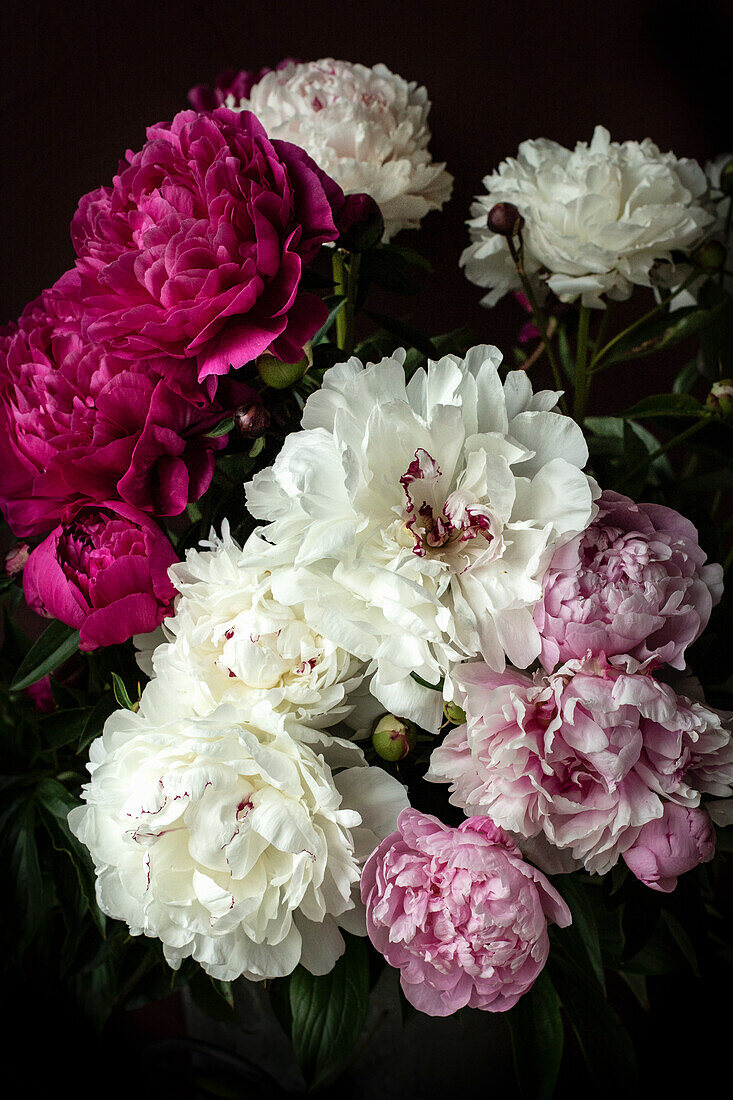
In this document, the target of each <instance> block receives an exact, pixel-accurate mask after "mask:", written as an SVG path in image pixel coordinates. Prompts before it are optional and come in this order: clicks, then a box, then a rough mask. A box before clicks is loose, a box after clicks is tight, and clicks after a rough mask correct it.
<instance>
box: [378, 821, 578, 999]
mask: <svg viewBox="0 0 733 1100" xmlns="http://www.w3.org/2000/svg"><path fill="white" fill-rule="evenodd" d="M361 896H362V899H363V901H364V904H365V905H366V913H367V931H368V933H369V938H370V940H371V941H372V943H373V944H374V946H375V947H376V948H377V950H378V951H380V952H381V953H382V954H383V955H384V957H385V959H386V960H387V962H388V963H389V964H390V965H391V966H394V967H397V968H398V969H399V970H400V972H401V973H400V982H401V984H402V989H403V991H404V994H405V996H406V997H407V999H408V1001H409V1002H410V1004H412V1005H414V1006H415V1008H417V1009H419V1011H420V1012H425V1013H427V1015H429V1016H448V1015H450V1014H451V1013H452V1012H457V1011H458V1009H459V1008H463V1007H464V1006H466V1005H469V1006H470V1007H471V1008H481V1009H484V1010H486V1011H488V1012H506V1010H507V1009H509V1008H511V1007H512V1005H514V1004H516V1002H517V1001H518V1000H519V998H520V997H521V996H522V994H523V993H526V992H527V990H528V989H529V988H530V986H531V985H532V983H533V982H534V981H535V979H536V978H537V976H538V974H539V973H540V971H541V970H542V968H543V966H544V965H545V963H546V961H547V956H548V954H549V950H550V941H549V938H548V935H547V921H548V920H552V921H555V922H556V923H557V924H559V925H560V926H561V927H562V928H564V927H565V926H566V925H568V924H570V921H571V916H570V910H569V909H568V907H567V905H566V904H565V902H564V901H563V900H562V898H561V897H560V895H559V894H558V893H557V891H556V890H555V889H554V888H553V887H552V886H551V885H550V883H549V882H548V881H547V879H546V878H545V876H544V875H543V874H542V873H541V872H540V871H538V870H536V868H534V867H531V866H530V865H529V864H528V863H525V861H524V860H523V859H522V856H521V853H520V851H519V849H518V848H517V846H516V845H515V844H514V842H513V841H512V840H511V839H510V838H509V837H508V836H507V834H506V833H505V832H504V831H503V829H499V828H497V826H496V825H495V824H494V823H493V821H491V820H489V818H488V817H472V818H469V820H468V821H464V822H463V824H462V825H460V826H459V827H458V828H457V829H451V828H449V827H448V826H447V825H443V823H442V822H441V821H438V819H437V818H436V817H431V816H429V815H427V814H422V813H420V812H419V811H418V810H412V809H407V810H403V811H402V813H401V814H400V816H399V818H398V821H397V831H396V832H394V833H392V834H391V835H390V836H388V837H387V839H386V840H384V841H382V843H381V844H380V845H379V847H378V848H377V849H376V851H374V852H373V853H372V855H371V856H370V857H369V859H368V860H367V862H366V864H365V866H364V870H363V872H362V876H361Z"/></svg>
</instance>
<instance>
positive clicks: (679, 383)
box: [672, 359, 700, 393]
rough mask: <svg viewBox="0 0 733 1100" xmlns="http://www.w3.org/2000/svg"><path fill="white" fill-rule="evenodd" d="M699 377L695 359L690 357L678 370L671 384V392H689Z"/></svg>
mask: <svg viewBox="0 0 733 1100" xmlns="http://www.w3.org/2000/svg"><path fill="white" fill-rule="evenodd" d="M699 377H700V370H699V368H698V365H697V359H691V360H690V362H689V363H686V364H685V366H684V367H683V368H682V370H681V371H680V372H679V374H678V375H677V377H676V378H675V380H674V383H673V385H672V392H673V393H689V392H690V390H691V389H692V387H693V386H694V385H695V382H697V380H698V378H699Z"/></svg>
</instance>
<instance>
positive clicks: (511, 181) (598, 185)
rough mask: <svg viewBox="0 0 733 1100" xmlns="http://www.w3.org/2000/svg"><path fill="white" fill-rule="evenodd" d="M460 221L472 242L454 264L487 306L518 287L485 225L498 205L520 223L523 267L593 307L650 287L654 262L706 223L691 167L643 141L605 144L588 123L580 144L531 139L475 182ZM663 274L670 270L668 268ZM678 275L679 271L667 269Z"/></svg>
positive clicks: (703, 192) (702, 194) (690, 240)
mask: <svg viewBox="0 0 733 1100" xmlns="http://www.w3.org/2000/svg"><path fill="white" fill-rule="evenodd" d="M483 182H484V186H485V187H486V190H487V192H488V193H487V194H486V195H481V196H478V197H477V199H476V201H475V203H474V204H473V206H472V207H471V219H470V220H469V222H468V226H469V228H470V233H471V240H472V242H473V243H472V244H471V245H469V247H468V248H467V249H466V250H465V252H464V253H463V255H462V257H461V265H462V266H463V267H465V269H466V275H467V276H468V278H469V279H470V280H471V282H473V283H476V284H477V285H478V286H481V287H487V288H490V289H489V293H488V294H487V295H486V297H485V298H483V299H482V303H483V304H484V305H487V306H493V305H495V304H496V302H498V300H499V299H500V298H501V297H503V295H504V294H506V293H507V291H510V290H518V289H520V288H521V283H520V280H519V277H518V275H517V272H516V269H515V266H514V263H513V261H512V258H511V255H510V253H509V248H508V245H507V241H506V238H504V237H502V236H499V235H497V234H496V233H492V232H491V231H490V230H489V229H488V227H487V224H486V218H487V214H488V212H489V211H490V210H491V208H492V207H493V206H494V205H495V204H496V203H498V202H510V203H513V204H514V205H515V206H516V207H517V209H518V210H519V212H520V214H522V216H523V217H524V219H525V225H524V228H523V230H522V235H523V239H524V253H525V267H526V270H527V274H528V275H529V277H530V278H531V280H532V281H533V282H534V283H535V284H539V285H540V286H541V285H542V284H544V283H546V284H547V286H548V287H549V288H550V289H551V290H552V291H553V292H554V293H555V294H556V295H557V296H558V297H559V298H560V299H561V300H562V301H565V302H567V301H573V300H574V299H576V298H578V297H580V299H581V302H582V304H583V305H585V306H594V307H596V308H600V309H603V308H604V301H603V297H604V296H606V297H608V298H615V299H624V298H628V297H629V295H630V294H631V291H632V288H633V286H634V285H635V284H636V285H641V286H652V285H653V283H654V281H655V278H656V277H657V276H658V275H659V271H658V268H655V274H654V275H652V268H653V267H654V265H655V264H656V263H657V261H668V262H669V261H671V259H672V256H671V253H672V250H683V251H687V250H690V249H692V248H694V246H695V245H697V244H698V243H699V242H700V241H701V240H702V238H703V237H704V236H705V235H706V233H707V231H708V229H709V227H711V226H712V225H713V223H714V222H715V220H716V218H715V214H714V213H713V212H712V208H711V204H710V202H709V197H708V184H707V180H706V178H705V173H704V172H703V170H702V169H701V168H700V166H699V165H698V164H697V163H696V162H695V161H694V160H687V159H682V160H679V159H678V158H677V157H676V156H675V155H674V154H673V153H661V152H660V151H659V149H658V148H657V146H656V145H654V144H653V142H651V141H650V140H649V139H648V138H647V139H646V140H644V141H642V142H636V141H625V142H623V143H622V144H620V145H619V144H618V143H616V142H612V141H611V140H610V135H609V133H608V131H607V130H605V129H604V128H603V127H602V126H597V127H596V129H595V132H594V134H593V140H592V141H591V143H590V145H587V144H586V143H585V142H578V144H577V145H576V147H575V149H574V150H572V151H571V150H569V149H565V148H564V147H563V146H562V145H558V144H557V143H556V142H554V141H546V140H545V139H544V138H540V139H538V140H536V141H525V142H523V143H522V144H521V145H520V147H519V155H518V157H517V158H516V159H514V158H510V159H509V160H505V161H503V162H502V163H501V164H500V165H499V168H498V170H497V171H496V172H494V173H492V174H491V175H489V176H486V178H485V179H484V181H483ZM669 271H670V275H673V273H674V272H675V269H674V266H673V265H672V264H671V263H670V267H669ZM677 273H679V269H677Z"/></svg>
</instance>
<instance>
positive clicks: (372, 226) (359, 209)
mask: <svg viewBox="0 0 733 1100" xmlns="http://www.w3.org/2000/svg"><path fill="white" fill-rule="evenodd" d="M338 230H339V234H340V235H339V239H338V241H337V247H338V248H345V249H346V251H347V252H366V251H367V250H368V249H370V248H374V247H375V246H376V245H378V244H379V242H380V241H381V239H382V237H383V236H384V218H383V217H382V211H381V210H380V209H379V207H378V206H377V204H376V202H375V201H374V199H373V198H372V197H371V195H347V197H346V202H345V203H344V208H343V210H342V211H341V214H340V215H339V219H338Z"/></svg>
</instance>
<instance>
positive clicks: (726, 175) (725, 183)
mask: <svg viewBox="0 0 733 1100" xmlns="http://www.w3.org/2000/svg"><path fill="white" fill-rule="evenodd" d="M720 190H721V191H722V192H723V193H724V194H726V195H733V158H731V160H729V161H728V163H727V164H726V165H724V166H723V170H722V172H721V173H720Z"/></svg>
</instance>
